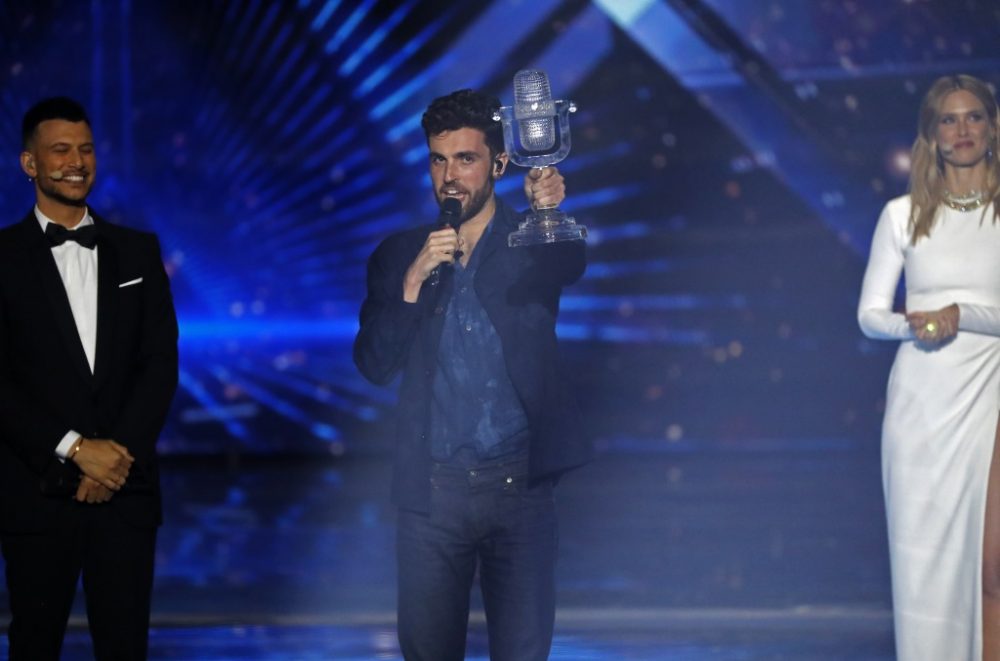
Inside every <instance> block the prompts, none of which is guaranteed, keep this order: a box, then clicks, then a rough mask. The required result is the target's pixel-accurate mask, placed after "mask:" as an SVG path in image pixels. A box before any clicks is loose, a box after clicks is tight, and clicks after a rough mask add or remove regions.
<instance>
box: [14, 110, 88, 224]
mask: <svg viewBox="0 0 1000 661" xmlns="http://www.w3.org/2000/svg"><path fill="white" fill-rule="evenodd" d="M21 168H22V169H23V170H24V171H25V173H27V175H28V176H29V177H32V178H33V179H34V180H35V191H36V193H37V194H38V198H39V202H42V201H43V199H44V200H49V201H51V202H53V203H56V204H61V205H66V206H74V207H80V206H83V205H84V204H85V203H86V200H87V194H88V193H90V189H91V188H92V187H93V185H94V177H95V175H96V173H97V158H96V157H95V155H94V138H93V135H92V134H91V132H90V126H88V125H87V123H86V122H68V121H66V120H63V119H49V120H46V121H44V122H42V123H41V124H39V125H38V128H37V129H35V137H34V139H33V140H32V143H31V146H30V147H29V149H28V150H27V151H25V152H22V153H21Z"/></svg>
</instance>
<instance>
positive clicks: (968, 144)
mask: <svg viewBox="0 0 1000 661" xmlns="http://www.w3.org/2000/svg"><path fill="white" fill-rule="evenodd" d="M992 138H993V136H992V133H991V128H990V121H989V115H988V114H987V112H986V107H985V106H984V105H983V102H982V101H981V100H980V99H979V97H977V96H976V95H975V94H973V93H971V92H969V91H967V90H964V89H959V90H955V91H954V92H952V93H950V94H948V95H947V96H946V97H944V99H943V100H942V101H941V106H940V108H939V109H938V113H937V124H936V126H935V129H934V139H935V141H936V142H937V146H938V153H939V154H941V158H942V159H943V160H944V162H945V163H946V164H947V165H950V166H952V167H960V168H967V167H973V166H976V165H978V164H980V163H982V162H983V161H984V159H985V158H986V152H987V150H988V149H989V146H990V144H991V142H992Z"/></svg>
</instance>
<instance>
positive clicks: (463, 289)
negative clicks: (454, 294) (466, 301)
mask: <svg viewBox="0 0 1000 661" xmlns="http://www.w3.org/2000/svg"><path fill="white" fill-rule="evenodd" d="M458 291H460V292H462V293H463V294H464V293H465V292H467V291H469V288H468V287H462V288H461V289H459V290H458Z"/></svg>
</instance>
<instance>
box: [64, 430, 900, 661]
mask: <svg viewBox="0 0 1000 661" xmlns="http://www.w3.org/2000/svg"><path fill="white" fill-rule="evenodd" d="M664 443H665V445H663V446H641V447H628V448H623V447H622V448H608V449H607V450H606V452H605V453H604V454H603V455H602V456H601V457H600V459H599V460H598V461H597V462H595V463H594V464H592V465H591V466H588V467H586V468H584V469H582V470H580V471H578V472H577V473H575V474H572V475H571V476H569V477H567V478H566V479H565V480H564V481H563V483H562V484H561V485H560V487H559V490H558V499H559V507H560V512H561V559H560V567H559V571H560V573H559V590H560V610H559V615H558V622H557V635H556V641H555V645H554V649H553V654H552V658H553V659H565V660H570V659H572V660H585V659H595V660H596V659H600V660H605V659H607V660H611V659H614V660H619V661H626V660H637V661H638V660H643V661H646V660H652V659H676V660H685V659H692V660H694V659H748V660H749V659H753V660H757V659H790V660H792V659H794V660H797V661H805V660H812V659H815V660H817V661H818V660H820V659H822V660H824V661H828V660H832V659H852V660H863V659H872V660H875V659H878V660H883V659H885V660H888V659H892V658H893V656H894V654H893V645H892V634H891V619H890V610H889V582H888V565H887V560H886V550H885V534H884V516H883V512H882V504H881V499H880V486H879V477H878V456H877V450H876V448H875V447H874V445H873V446H867V445H866V446H861V445H858V444H856V443H853V442H849V441H846V440H843V441H841V440H821V439H808V440H806V439H803V440H801V441H792V440H789V441H781V442H763V441H761V442H747V441H741V442H740V443H739V444H738V445H728V444H725V443H714V444H713V443H705V442H700V443H698V444H697V446H695V445H693V444H692V445H691V446H688V445H685V444H666V442H664ZM695 447H697V450H695V449H694V448H695ZM165 479H166V483H165V490H166V496H167V512H166V519H167V520H166V525H165V526H164V528H163V530H162V533H161V536H160V541H159V552H158V558H157V566H158V569H157V572H158V573H157V583H156V592H155V597H154V629H153V632H152V637H151V658H153V659H204V660H210V659H211V660H221V659H296V660H299V659H301V660H305V659H398V658H399V654H398V649H397V647H396V643H395V635H394V631H393V608H394V569H393V553H392V543H393V508H392V507H391V506H390V504H389V502H388V498H387V483H388V467H387V465H386V462H385V461H384V460H383V459H382V458H381V457H378V456H355V457H350V456H349V457H346V458H342V459H340V460H332V459H322V458H317V459H312V460H310V459H296V460H291V459H256V460H243V461H233V462H229V463H224V462H222V461H220V460H217V459H213V460H204V461H203V460H192V459H185V460H178V459H172V460H169V461H168V462H167V466H166V470H165ZM484 631H485V625H484V624H483V622H482V615H481V611H477V612H476V613H474V616H473V626H472V629H471V633H470V640H469V658H470V659H485V658H486V640H485V633H484ZM64 658H65V659H68V660H76V659H89V658H91V654H90V648H89V640H88V638H87V634H86V630H85V624H84V620H83V619H82V611H80V610H77V611H76V614H75V615H74V618H73V628H72V629H71V632H70V634H69V637H68V639H67V645H66V653H65V655H64Z"/></svg>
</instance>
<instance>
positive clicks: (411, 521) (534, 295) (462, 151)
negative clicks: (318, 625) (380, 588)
mask: <svg viewBox="0 0 1000 661" xmlns="http://www.w3.org/2000/svg"><path fill="white" fill-rule="evenodd" d="M499 105H500V104H499V102H498V101H497V100H496V99H494V98H491V97H489V96H486V95H483V94H481V93H478V92H474V91H472V90H462V91H459V92H455V93H453V94H451V95H448V96H445V97H442V98H439V99H437V100H435V101H434V102H433V103H432V104H431V105H430V107H429V108H428V109H427V111H426V113H424V116H423V128H424V132H425V134H426V137H427V144H428V147H429V151H430V159H429V165H430V176H431V183H432V186H433V190H434V193H435V196H436V198H437V201H438V203H439V204H442V205H444V203H445V200H447V199H449V198H452V199H456V200H458V201H459V203H460V205H461V214H460V216H459V219H458V222H456V223H455V225H457V226H452V227H443V228H429V227H427V226H423V227H416V228H414V229H411V230H406V231H402V232H399V233H397V234H394V235H392V236H390V237H389V238H387V239H386V240H385V241H383V242H382V243H381V245H379V247H378V248H377V249H376V250H375V252H374V254H373V255H372V257H371V259H370V260H369V262H368V293H367V297H366V299H365V302H364V304H363V306H362V308H361V328H360V330H359V332H358V336H357V338H356V340H355V344H354V360H355V363H356V364H357V365H358V368H359V369H360V370H361V372H362V374H364V375H365V377H366V378H368V379H369V380H371V381H373V382H375V383H378V384H385V383H388V382H389V381H391V380H392V379H393V378H394V377H395V375H396V374H397V373H400V372H401V373H402V382H401V384H400V388H399V405H398V420H397V433H396V435H397V437H396V457H395V470H394V473H393V497H394V501H395V502H396V504H397V505H398V506H399V512H398V521H397V540H396V544H397V563H398V573H399V593H398V629H399V640H400V646H401V648H402V652H403V656H404V657H405V658H406V659H407V660H408V661H456V660H460V659H462V658H464V656H465V644H466V631H467V627H468V617H469V596H470V595H469V593H470V591H471V588H472V583H473V577H474V575H475V573H476V568H477V564H478V568H479V575H480V586H481V588H482V593H483V603H484V605H485V609H486V621H487V627H488V633H489V646H490V658H491V659H492V660H493V661H544V660H545V659H547V658H548V655H549V649H550V647H551V643H552V633H553V623H554V619H555V564H556V553H557V532H556V519H555V507H554V502H553V485H554V483H555V481H556V479H557V478H558V476H559V475H561V474H562V473H564V472H565V471H567V470H569V469H571V468H573V467H576V466H579V465H581V464H583V463H585V462H586V461H587V460H588V459H589V458H590V454H591V448H590V444H589V443H588V442H587V441H586V437H585V435H584V434H583V433H582V430H581V429H580V428H579V420H580V417H579V414H578V412H577V410H576V408H575V406H574V405H573V402H572V398H571V397H570V394H569V391H568V388H567V386H566V384H565V382H564V379H563V377H562V375H561V373H560V370H559V368H558V365H557V360H556V354H557V348H556V334H555V324H556V315H557V314H558V311H559V298H560V295H561V293H562V288H563V287H564V286H567V285H570V284H572V283H573V282H575V281H576V280H577V279H578V278H579V277H580V276H581V275H582V274H583V270H584V267H585V252H584V244H583V242H582V241H573V242H564V243H555V244H549V245H540V246H531V247H518V248H510V247H508V245H507V236H508V234H510V232H511V231H513V230H516V229H517V226H518V222H519V221H520V220H521V215H520V214H518V213H516V212H515V211H514V210H513V209H511V208H510V207H509V206H507V204H506V203H505V202H504V201H503V200H502V199H500V198H499V197H497V196H496V195H495V193H494V186H495V182H496V180H497V179H498V178H499V177H501V176H502V175H503V173H504V170H505V169H506V167H507V154H506V153H505V151H504V143H503V136H502V133H501V128H500V124H499V123H498V122H495V121H493V111H494V110H495V109H496V108H497V107H498V106H499ZM525 192H526V194H527V196H528V199H529V201H530V202H531V203H532V204H533V205H536V206H549V205H555V204H558V203H559V202H560V201H562V199H563V196H564V187H563V180H562V177H561V175H559V174H558V172H556V171H555V170H554V169H551V168H548V169H546V170H545V171H544V172H542V171H537V170H533V171H532V172H531V173H530V174H529V175H528V176H527V177H526V179H525ZM452 204H454V203H452Z"/></svg>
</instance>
